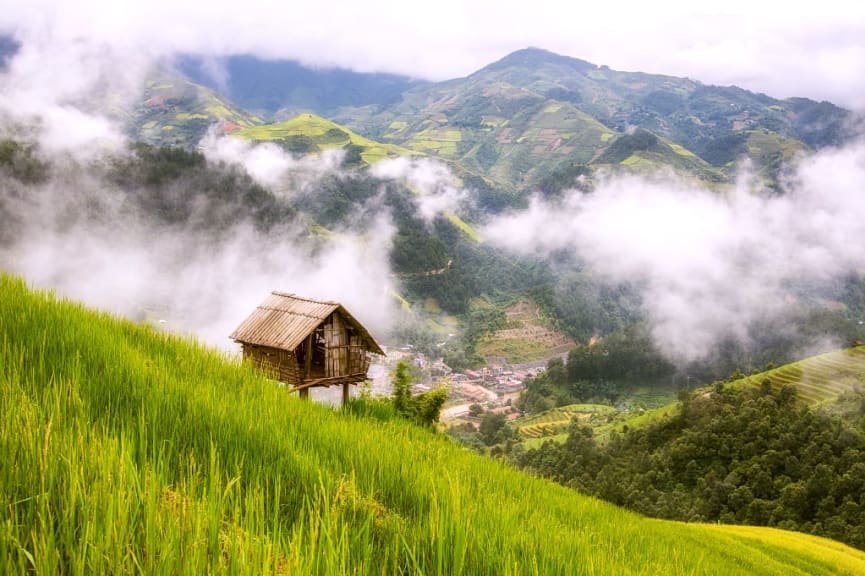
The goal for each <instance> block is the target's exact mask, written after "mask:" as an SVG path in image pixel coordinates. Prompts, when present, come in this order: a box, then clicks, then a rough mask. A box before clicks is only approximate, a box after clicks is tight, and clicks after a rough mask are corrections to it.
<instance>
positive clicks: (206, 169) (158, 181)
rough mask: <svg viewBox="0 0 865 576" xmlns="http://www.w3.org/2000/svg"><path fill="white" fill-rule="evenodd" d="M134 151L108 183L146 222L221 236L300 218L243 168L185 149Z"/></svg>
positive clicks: (115, 165) (114, 166)
mask: <svg viewBox="0 0 865 576" xmlns="http://www.w3.org/2000/svg"><path fill="white" fill-rule="evenodd" d="M132 151H133V154H132V155H130V156H124V157H119V158H114V159H113V160H112V161H111V164H110V168H109V173H108V178H109V180H110V181H111V182H112V183H113V184H114V185H116V186H118V187H120V188H121V189H122V190H124V191H126V192H127V194H126V198H127V199H128V201H129V203H130V204H131V205H133V206H135V207H136V208H137V209H139V210H141V211H142V212H143V216H144V217H146V218H151V219H156V220H157V221H158V222H160V223H163V224H168V225H180V224H182V225H187V226H190V227H193V228H196V229H198V230H200V231H203V232H206V233H210V234H219V233H221V232H223V231H224V230H225V229H226V228H228V227H230V226H231V225H234V224H237V223H240V222H242V221H243V220H244V218H248V219H249V220H251V221H252V222H253V223H254V224H256V225H257V226H258V227H260V228H261V229H264V230H270V229H272V228H273V227H275V226H277V225H284V224H285V223H286V222H288V221H291V220H292V219H293V218H294V216H295V209H294V207H292V206H290V205H288V204H286V203H284V202H281V201H280V200H278V199H277V198H276V197H275V196H274V195H273V194H272V193H271V192H269V191H267V190H265V189H264V188H262V187H261V186H259V185H258V184H256V183H255V182H254V181H253V180H252V178H251V177H250V176H249V175H248V174H247V173H246V172H245V171H243V170H242V169H241V168H239V167H237V166H233V165H226V164H211V163H208V162H207V160H206V159H205V158H204V156H203V155H202V154H201V153H200V152H189V151H187V150H184V149H182V148H171V147H160V148H155V147H153V146H150V145H148V144H136V145H134V146H133V149H132Z"/></svg>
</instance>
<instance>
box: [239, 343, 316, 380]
mask: <svg viewBox="0 0 865 576" xmlns="http://www.w3.org/2000/svg"><path fill="white" fill-rule="evenodd" d="M243 358H244V360H246V359H249V360H251V361H252V362H253V364H255V366H257V367H258V368H259V369H261V370H262V371H264V372H265V373H266V374H267V375H268V376H269V377H270V378H273V379H275V380H279V381H280V382H283V383H285V384H288V385H290V386H296V385H297V384H300V383H301V382H302V381H303V376H302V374H301V370H300V367H299V366H298V363H297V357H296V356H295V355H294V352H290V351H288V350H280V349H279V348H268V347H266V346H255V345H253V344H243Z"/></svg>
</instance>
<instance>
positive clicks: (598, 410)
mask: <svg viewBox="0 0 865 576" xmlns="http://www.w3.org/2000/svg"><path fill="white" fill-rule="evenodd" d="M616 412H617V410H616V409H615V408H613V407H612V406H606V405H604V404H571V405H569V406H560V407H559V408H554V409H552V410H547V411H545V412H542V413H540V414H537V415H535V416H529V417H528V418H522V419H520V420H518V424H517V431H518V432H519V433H520V436H522V437H523V438H543V437H545V436H553V435H556V434H562V433H564V432H566V431H567V429H568V426H570V424H571V421H572V420H573V419H575V418H576V419H577V420H578V421H579V422H580V423H582V424H588V425H590V426H595V425H597V424H599V423H600V422H606V421H607V419H608V417H609V416H610V415H612V414H616Z"/></svg>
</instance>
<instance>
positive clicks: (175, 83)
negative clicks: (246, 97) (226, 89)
mask: <svg viewBox="0 0 865 576" xmlns="http://www.w3.org/2000/svg"><path fill="white" fill-rule="evenodd" d="M122 114H123V115H124V116H126V117H127V122H126V124H127V131H128V132H129V135H130V137H131V138H132V139H133V140H136V141H139V142H146V143H148V144H156V145H161V146H180V147H184V148H189V147H193V146H196V145H197V144H198V142H199V141H200V140H201V139H202V138H203V137H204V135H205V134H206V133H207V131H208V130H209V129H211V127H213V126H216V127H217V128H218V130H219V131H220V132H221V133H226V134H228V133H231V132H234V131H236V130H240V129H242V128H248V127H250V126H254V125H256V124H260V123H261V120H259V119H258V118H256V117H255V116H253V115H252V114H250V113H248V112H245V111H243V110H241V109H240V108H238V107H237V106H235V105H234V104H233V103H231V102H230V101H228V100H227V99H225V98H222V97H220V96H219V95H217V94H216V93H215V92H213V91H212V90H211V89H209V88H205V87H204V86H201V85H199V84H195V83H193V82H190V81H189V80H187V79H185V78H183V77H180V76H176V75H173V74H157V75H155V76H154V77H153V78H152V79H150V80H149V81H148V82H147V84H146V86H144V89H143V94H142V96H141V99H140V101H139V102H137V103H136V104H135V106H133V107H132V108H131V109H130V110H126V111H123V112H122Z"/></svg>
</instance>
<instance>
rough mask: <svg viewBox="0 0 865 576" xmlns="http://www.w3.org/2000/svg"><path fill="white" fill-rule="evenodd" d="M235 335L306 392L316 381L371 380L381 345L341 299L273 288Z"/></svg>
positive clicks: (263, 363)
mask: <svg viewBox="0 0 865 576" xmlns="http://www.w3.org/2000/svg"><path fill="white" fill-rule="evenodd" d="M230 338H232V339H233V340H235V341H236V342H239V343H240V344H241V346H242V347H243V357H244V359H247V358H248V359H250V360H251V361H252V362H253V363H254V364H255V365H256V366H258V367H259V368H261V369H262V370H264V371H265V372H267V373H268V374H269V375H270V376H271V377H272V378H274V379H276V380H279V381H280V382H284V383H285V384H287V385H288V386H289V387H290V391H295V390H298V391H300V395H301V396H302V397H306V396H308V394H309V389H310V388H312V387H315V386H333V385H339V384H341V385H342V387H343V389H342V401H343V403H345V402H346V401H347V400H348V391H349V388H348V387H349V385H351V384H357V383H358V382H363V381H364V380H366V372H367V370H368V369H369V362H370V355H371V354H380V355H384V352H383V351H382V349H381V347H380V346H379V345H378V344H377V343H376V341H375V339H374V338H373V337H372V336H371V335H370V333H369V332H368V331H367V330H366V328H364V327H363V326H362V325H361V323H360V322H358V321H357V320H355V318H354V316H352V315H351V314H349V313H348V310H346V309H345V308H343V307H342V306H341V305H340V304H339V303H337V302H322V301H319V300H311V299H309V298H301V297H300V296H295V295H294V294H285V293H283V292H272V293H271V294H270V296H268V297H267V298H266V299H265V300H264V302H262V303H261V304H260V305H259V306H258V308H256V309H255V311H254V312H253V313H252V314H250V315H249V317H248V318H247V319H246V320H244V321H243V323H241V325H240V326H238V327H237V329H236V330H235V331H234V332H233V333H232V334H231V336H230Z"/></svg>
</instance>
